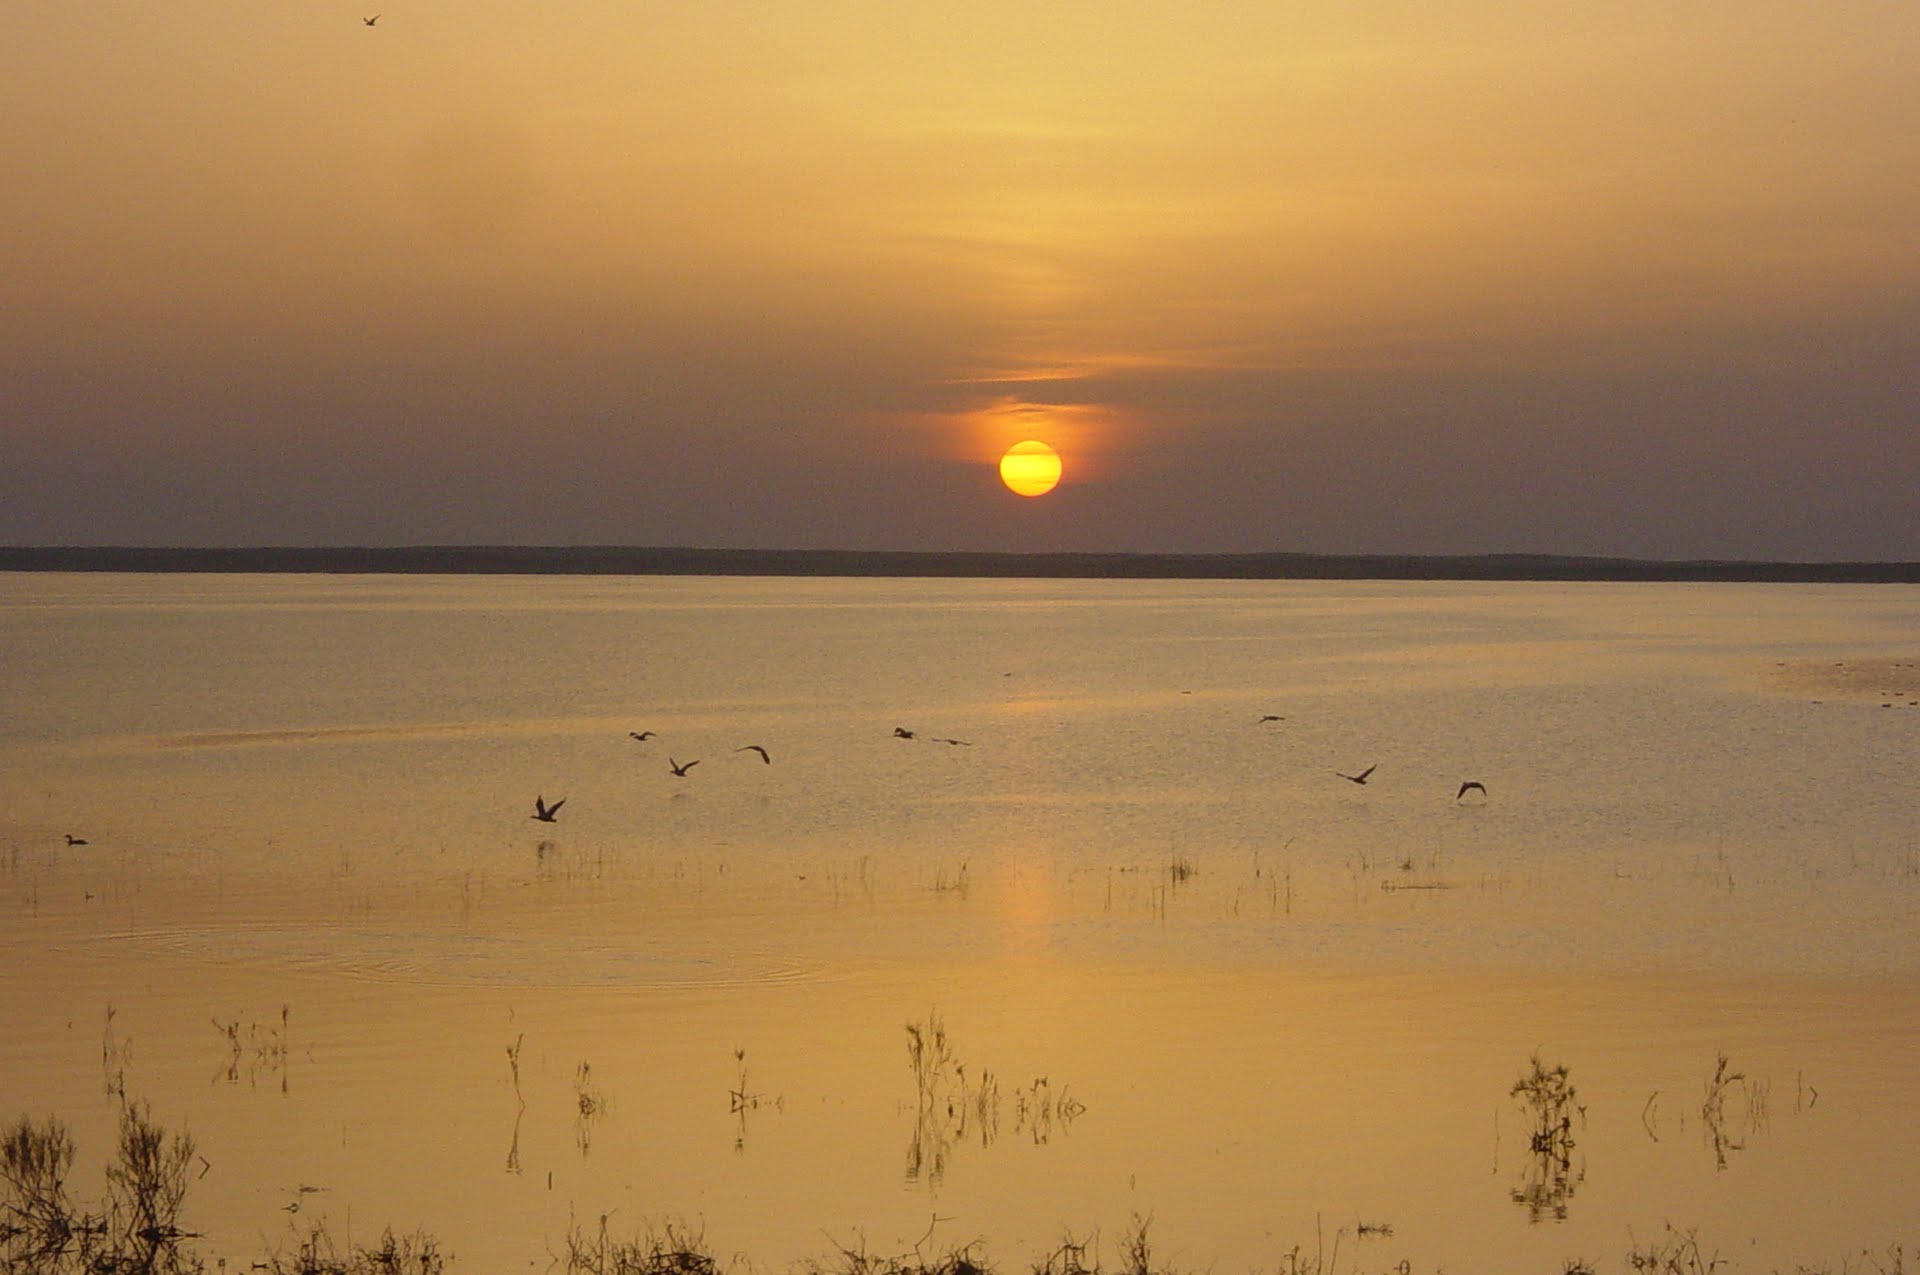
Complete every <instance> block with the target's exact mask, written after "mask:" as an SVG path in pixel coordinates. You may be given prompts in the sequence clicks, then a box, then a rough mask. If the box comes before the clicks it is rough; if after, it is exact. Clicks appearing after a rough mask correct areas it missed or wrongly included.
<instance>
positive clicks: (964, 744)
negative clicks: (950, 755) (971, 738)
mask: <svg viewBox="0 0 1920 1275" xmlns="http://www.w3.org/2000/svg"><path fill="white" fill-rule="evenodd" d="M933 742H934V743H936V744H952V745H953V746H954V747H956V748H972V747H973V745H972V744H971V743H969V742H968V741H966V740H964V739H936V740H934V741H933Z"/></svg>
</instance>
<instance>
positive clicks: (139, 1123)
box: [0, 1102, 202, 1275]
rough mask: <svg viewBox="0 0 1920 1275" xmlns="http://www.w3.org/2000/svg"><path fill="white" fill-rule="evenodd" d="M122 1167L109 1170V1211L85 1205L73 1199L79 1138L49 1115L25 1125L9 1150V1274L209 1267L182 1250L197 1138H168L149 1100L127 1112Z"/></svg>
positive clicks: (146, 1272)
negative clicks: (71, 1178)
mask: <svg viewBox="0 0 1920 1275" xmlns="http://www.w3.org/2000/svg"><path fill="white" fill-rule="evenodd" d="M119 1152H120V1154H119V1159H118V1160H117V1161H116V1162H115V1163H113V1164H110V1165H108V1166H107V1175H106V1176H107V1198H106V1201H105V1204H104V1205H103V1206H100V1207H97V1208H88V1207H84V1206H80V1205H77V1204H76V1203H75V1202H74V1200H73V1199H72V1197H71V1196H69V1195H68V1193H67V1187H66V1176H67V1173H68V1171H69V1170H70V1169H71V1168H72V1167H73V1157H74V1145H73V1138H72V1136H71V1135H70V1134H69V1133H68V1132H67V1129H66V1126H65V1125H63V1124H62V1123H61V1122H60V1121H59V1120H57V1119H54V1118H52V1117H49V1118H48V1120H47V1121H46V1123H45V1124H41V1125H36V1124H34V1123H33V1121H31V1120H30V1119H27V1118H26V1117H24V1116H23V1117H22V1118H21V1119H20V1120H19V1121H17V1122H16V1123H15V1124H14V1125H13V1126H12V1127H11V1128H10V1129H9V1130H8V1131H7V1133H6V1135H5V1139H4V1141H3V1142H0V1182H4V1185H5V1188H6V1194H5V1198H4V1200H0V1259H3V1261H0V1269H5V1270H8V1271H15V1270H18V1271H31V1272H34V1273H35V1275H68V1273H70V1272H77V1273H81V1275H120V1273H121V1272H139V1273H140V1275H174V1273H175V1272H187V1271H198V1270H200V1269H202V1266H201V1263H200V1262H199V1260H198V1259H197V1258H195V1257H194V1256H193V1255H192V1254H191V1253H190V1252H188V1251H187V1250H185V1249H183V1247H182V1244H181V1242H182V1241H183V1240H187V1239H191V1238H193V1235H192V1233H191V1232H188V1231H185V1230H182V1229H181V1227H180V1211H181V1207H182V1205H183V1203H184V1201H185V1198H186V1193H187V1170H188V1168H189V1167H191V1165H192V1163H193V1158H194V1155H193V1139H192V1138H191V1137H189V1136H188V1135H186V1134H184V1133H176V1134H168V1133H167V1131H166V1130H164V1129H162V1128H161V1127H160V1126H159V1125H157V1124H155V1123H154V1122H153V1119H152V1116H151V1115H150V1114H149V1112H148V1110H147V1106H146V1104H145V1103H143V1102H135V1103H131V1104H129V1105H127V1106H125V1107H123V1108H122V1109H121V1112H120V1147H119Z"/></svg>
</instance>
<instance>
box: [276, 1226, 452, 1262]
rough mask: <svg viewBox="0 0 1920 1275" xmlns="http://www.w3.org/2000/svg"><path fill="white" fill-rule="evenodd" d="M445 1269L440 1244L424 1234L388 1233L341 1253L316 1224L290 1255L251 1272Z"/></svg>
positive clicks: (309, 1229) (277, 1255)
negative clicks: (367, 1244)
mask: <svg viewBox="0 0 1920 1275" xmlns="http://www.w3.org/2000/svg"><path fill="white" fill-rule="evenodd" d="M446 1267H447V1257H446V1254H444V1253H442V1252H441V1251H440V1244H439V1241H437V1240H435V1239H434V1238H433V1237H432V1236H431V1235H428V1234H425V1233H424V1232H416V1233H414V1234H412V1235H395V1234H394V1233H393V1231H392V1230H391V1229H389V1230H387V1231H385V1232H383V1233H382V1234H381V1236H380V1242H379V1244H377V1245H375V1246H374V1247H372V1248H366V1247H361V1246H354V1245H349V1246H348V1247H347V1251H346V1252H344V1253H342V1252H341V1251H340V1248H339V1245H338V1244H336V1243H335V1242H334V1239H333V1237H332V1236H331V1235H329V1234H328V1233H327V1229H326V1223H325V1222H315V1223H313V1224H312V1225H311V1226H310V1227H309V1228H308V1229H307V1231H306V1233H305V1234H303V1235H301V1236H300V1237H299V1239H298V1240H297V1241H296V1242H295V1244H294V1248H293V1251H292V1252H290V1253H289V1252H276V1253H272V1254H270V1255H269V1256H268V1257H267V1259H266V1260H265V1261H264V1262H256V1263H254V1267H253V1269H255V1270H264V1271H267V1272H269V1273H270V1275H440V1273H441V1272H443V1271H444V1270H446Z"/></svg>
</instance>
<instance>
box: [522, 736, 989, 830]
mask: <svg viewBox="0 0 1920 1275" xmlns="http://www.w3.org/2000/svg"><path fill="white" fill-rule="evenodd" d="M899 733H900V732H899V731H897V730H896V731H895V732H894V734H896V735H897V734H899ZM627 738H629V739H631V740H634V741H635V742H636V743H641V744H644V743H646V742H647V741H648V740H650V739H652V738H654V732H653V731H650V730H630V731H628V732H627ZM907 738H909V739H910V738H912V735H911V733H909V734H908V736H907ZM951 742H956V743H957V742H958V741H951ZM733 751H734V752H736V753H758V754H760V760H761V762H762V763H763V764H765V765H768V766H771V765H773V754H772V753H769V752H768V751H767V750H766V749H765V748H764V747H762V746H761V745H759V744H742V745H741V746H740V747H738V748H736V749H734V750H733ZM699 764H700V759H699V758H698V757H696V758H694V759H693V760H692V761H680V760H677V759H676V758H674V757H673V756H671V755H669V756H668V758H667V769H668V770H670V771H672V772H673V777H674V778H675V779H685V778H686V777H687V772H688V771H689V770H692V769H693V768H694V767H695V766H698V765H699ZM566 804H567V799H566V798H565V797H562V798H561V799H560V800H558V801H556V802H554V803H553V804H552V805H548V804H547V797H546V794H545V793H540V794H537V795H536V796H535V797H534V799H533V813H532V814H531V815H529V816H527V817H528V818H529V819H537V820H539V821H540V822H541V823H553V822H554V821H555V818H556V816H558V815H559V813H560V807H562V806H564V805H566Z"/></svg>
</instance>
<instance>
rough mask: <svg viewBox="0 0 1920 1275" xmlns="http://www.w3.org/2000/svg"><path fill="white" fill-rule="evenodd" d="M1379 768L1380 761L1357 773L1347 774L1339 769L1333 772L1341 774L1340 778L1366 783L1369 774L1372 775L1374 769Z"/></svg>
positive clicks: (1355, 782) (1350, 781)
mask: <svg viewBox="0 0 1920 1275" xmlns="http://www.w3.org/2000/svg"><path fill="white" fill-rule="evenodd" d="M1379 768H1380V763H1379V762H1375V763H1374V764H1373V765H1371V766H1369V767H1367V768H1366V769H1365V770H1363V771H1361V772H1360V773H1359V774H1357V775H1349V774H1345V773H1343V772H1341V771H1338V770H1336V771H1334V772H1333V773H1334V774H1336V775H1339V776H1340V778H1342V779H1344V780H1346V781H1347V782H1348V783H1353V784H1364V783H1366V782H1367V776H1368V775H1371V774H1372V773H1373V772H1374V771H1376V770H1378V769H1379Z"/></svg>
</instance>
